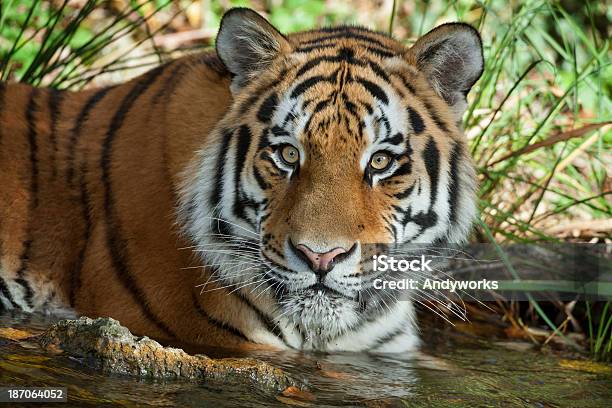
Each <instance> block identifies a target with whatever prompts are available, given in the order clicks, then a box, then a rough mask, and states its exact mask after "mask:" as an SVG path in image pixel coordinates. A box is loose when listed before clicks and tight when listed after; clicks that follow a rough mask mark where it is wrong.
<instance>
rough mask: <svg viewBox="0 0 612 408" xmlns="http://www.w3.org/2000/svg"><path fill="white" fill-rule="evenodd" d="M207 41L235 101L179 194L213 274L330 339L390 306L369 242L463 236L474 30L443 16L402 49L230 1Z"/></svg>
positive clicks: (471, 175)
mask: <svg viewBox="0 0 612 408" xmlns="http://www.w3.org/2000/svg"><path fill="white" fill-rule="evenodd" d="M216 48H217V54H218V56H219V58H220V59H221V61H222V62H223V63H224V64H225V65H226V67H227V69H228V70H229V71H230V73H231V74H232V84H231V91H232V94H233V102H232V105H231V108H230V109H229V111H228V112H227V114H226V115H225V117H224V119H223V120H222V121H221V122H220V123H219V124H218V126H217V127H216V129H215V131H214V132H213V134H212V135H210V136H209V137H208V139H207V141H206V142H205V146H204V147H203V149H202V151H201V152H200V154H199V156H198V159H197V161H196V164H195V168H191V169H190V174H189V175H188V177H187V183H186V185H185V188H184V193H183V195H182V197H183V199H182V207H181V214H182V216H183V218H184V221H185V225H186V230H187V232H188V234H189V236H190V238H191V239H192V240H193V241H194V244H195V245H196V246H198V247H199V248H200V249H201V253H202V254H203V259H204V261H205V262H206V263H207V264H208V265H211V268H212V270H214V271H215V272H214V275H213V276H214V277H215V278H214V279H212V281H216V282H217V283H222V286H225V285H233V286H232V287H234V288H236V290H240V291H243V292H247V293H250V294H251V295H254V297H255V298H257V299H263V298H267V299H268V305H269V306H270V305H271V306H270V308H271V309H269V310H270V311H271V313H274V314H275V315H276V316H279V319H281V316H282V318H286V319H289V321H290V323H291V324H294V325H296V326H297V327H299V328H300V330H302V331H304V332H307V333H308V334H309V335H310V336H313V337H318V340H317V339H315V340H313V341H314V342H315V343H316V342H317V341H319V342H324V341H327V340H329V339H333V338H334V337H335V336H338V335H339V334H340V333H346V332H347V331H350V329H351V327H354V326H355V325H358V324H359V322H360V320H363V319H366V318H368V316H369V315H371V314H373V313H376V309H377V308H384V306H383V305H382V304H381V301H380V300H381V299H377V297H376V295H372V291H368V288H370V287H371V282H372V280H373V279H374V278H375V277H377V276H379V274H376V273H373V271H372V270H371V265H372V262H371V260H372V255H373V254H374V253H376V252H379V251H384V249H385V248H388V247H390V246H393V247H394V248H397V247H401V245H406V244H411V243H431V244H436V245H439V244H446V243H459V242H461V241H463V240H465V238H466V236H467V234H468V232H469V230H470V226H471V223H472V220H473V218H474V215H475V208H476V205H475V201H476V200H475V189H476V178H475V171H474V166H473V163H472V160H471V158H470V156H469V153H468V149H467V145H466V139H465V137H464V135H463V132H462V129H461V124H460V123H461V118H462V115H463V113H464V111H465V109H466V106H467V105H466V95H467V93H468V91H469V90H470V88H471V87H472V86H473V85H474V83H475V82H476V81H477V80H478V78H479V77H480V75H481V73H482V69H483V55H482V45H481V41H480V37H479V35H478V33H477V31H476V30H475V29H473V28H472V27H471V26H469V25H465V24H445V25H442V26H440V27H438V28H436V29H434V30H432V31H431V32H429V33H427V34H426V35H424V36H423V37H422V38H420V39H419V40H418V41H417V42H416V43H415V44H414V45H413V46H412V47H410V48H406V47H405V46H404V45H403V44H401V43H399V42H397V41H395V40H393V39H392V38H390V37H389V36H387V35H384V34H381V33H377V32H373V31H370V30H367V29H364V28H359V27H352V26H350V27H349V26H343V27H337V28H327V29H321V30H313V31H308V32H303V33H297V34H293V35H289V36H284V35H282V34H281V33H280V32H279V31H277V30H276V29H275V28H274V27H273V26H272V25H271V24H270V23H268V22H267V21H266V20H265V19H264V18H263V17H261V16H260V15H258V14H257V13H255V12H254V11H251V10H249V9H233V10H231V11H229V12H228V13H226V14H225V16H224V18H223V20H222V23H221V28H220V31H219V34H218V38H217V45H216ZM365 293H368V296H365V295H364V294H365ZM383 301H384V299H383ZM386 306H387V307H388V305H386Z"/></svg>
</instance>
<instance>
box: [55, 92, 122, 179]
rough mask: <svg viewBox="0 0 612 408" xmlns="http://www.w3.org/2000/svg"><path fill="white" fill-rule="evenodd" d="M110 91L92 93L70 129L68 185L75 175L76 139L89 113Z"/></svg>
mask: <svg viewBox="0 0 612 408" xmlns="http://www.w3.org/2000/svg"><path fill="white" fill-rule="evenodd" d="M111 89H112V88H102V89H100V90H98V91H97V92H96V93H94V94H93V95H92V96H91V97H90V98H89V99H88V100H87V102H86V103H85V105H84V106H83V109H81V111H80V112H79V115H78V116H77V118H76V120H75V122H74V126H73V127H72V130H71V132H70V139H69V142H68V157H67V162H68V170H67V173H66V181H67V182H68V183H70V185H74V175H75V169H74V166H75V163H74V160H75V155H76V147H77V143H78V139H79V138H80V135H81V129H82V128H83V125H84V124H85V122H86V121H87V119H88V118H89V113H90V112H91V111H92V109H93V108H94V107H95V106H96V105H97V104H98V102H100V101H101V100H102V98H104V95H106V94H107V93H108V91H110V90H111Z"/></svg>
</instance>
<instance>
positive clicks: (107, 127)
mask: <svg viewBox="0 0 612 408" xmlns="http://www.w3.org/2000/svg"><path fill="white" fill-rule="evenodd" d="M228 81H229V79H228V74H227V72H226V71H225V70H224V68H223V65H222V64H221V63H220V62H219V61H218V59H216V57H215V56H214V54H204V55H200V56H197V57H186V58H183V59H180V60H177V61H174V62H171V63H169V64H166V65H164V66H161V67H158V68H156V69H154V70H152V71H150V72H148V73H146V74H144V75H143V76H141V77H138V78H136V79H134V80H132V81H130V82H127V83H125V84H122V85H119V86H115V87H108V88H102V89H94V90H88V91H83V92H69V91H58V90H54V89H41V88H33V87H30V86H27V85H23V84H7V83H2V84H1V87H0V185H1V186H2V187H1V189H0V215H1V216H0V306H2V308H3V309H7V308H8V309H16V310H23V311H25V312H33V311H54V310H62V309H65V308H71V309H76V310H77V311H78V312H79V313H82V314H85V315H90V316H114V317H116V318H118V319H120V320H121V321H127V322H131V324H130V325H131V326H132V328H133V330H135V331H136V332H142V333H152V335H155V336H157V337H159V338H176V337H181V338H185V339H187V340H195V339H193V338H191V336H190V335H186V334H185V333H182V334H180V336H179V334H177V333H175V330H173V329H170V328H169V326H170V325H169V324H168V323H165V321H172V320H175V321H176V320H179V319H181V318H184V317H185V316H189V313H185V312H184V310H183V309H188V310H192V311H193V310H194V303H193V299H192V298H191V297H187V298H186V303H185V305H183V307H182V308H181V305H180V304H177V303H180V300H179V301H177V300H176V299H177V298H178V299H181V298H183V297H184V296H177V295H176V292H181V293H183V292H186V293H190V292H191V290H192V288H193V286H195V284H194V282H193V279H192V278H191V279H190V277H191V276H193V274H189V273H186V272H185V273H182V274H181V271H184V268H185V267H188V266H189V265H191V264H192V263H193V260H192V255H191V254H190V252H189V251H185V250H181V249H180V248H181V247H186V246H188V244H187V243H182V242H181V239H180V238H179V236H178V234H177V231H176V226H175V220H174V219H173V218H172V216H173V213H174V210H175V206H176V192H175V191H173V189H174V187H173V186H174V181H176V178H177V177H178V174H179V173H180V170H179V168H182V166H184V164H185V161H186V160H188V159H186V158H189V157H190V155H192V152H193V151H196V150H197V149H198V148H199V146H200V144H201V143H202V141H203V137H202V135H206V134H207V133H208V132H209V131H210V129H211V128H212V127H213V126H214V125H215V123H216V122H217V121H218V120H219V119H220V117H221V116H222V115H223V113H224V112H225V110H226V109H227V105H228V104H229V103H230V101H231V99H230V95H229V91H228ZM190 101H191V102H190ZM193 101H197V103H192V102H193ZM169 118H170V119H169ZM175 118H181V119H180V120H176V119H175ZM195 127H197V131H196V129H195ZM134 271H140V276H135V275H134ZM144 271H146V275H147V276H146V277H144V279H143V277H142V273H143V272H144ZM168 271H176V272H177V273H176V274H170V273H168ZM156 274H158V275H159V276H155V275H156ZM156 298H157V299H159V298H161V299H167V304H164V303H165V302H164V301H161V302H157V301H155V300H154V299H156ZM170 310H173V311H170ZM174 311H175V312H174ZM161 315H163V317H159V316H161Z"/></svg>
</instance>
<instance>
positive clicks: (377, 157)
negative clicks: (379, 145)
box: [370, 152, 391, 170]
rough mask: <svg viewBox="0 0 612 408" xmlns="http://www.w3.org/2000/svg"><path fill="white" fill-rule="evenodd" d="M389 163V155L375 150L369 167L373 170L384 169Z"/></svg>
mask: <svg viewBox="0 0 612 408" xmlns="http://www.w3.org/2000/svg"><path fill="white" fill-rule="evenodd" d="M390 163H391V156H389V154H388V153H385V152H377V153H374V155H373V156H372V158H371V159H370V167H372V168H373V169H374V170H384V169H386V168H387V167H389V164H390Z"/></svg>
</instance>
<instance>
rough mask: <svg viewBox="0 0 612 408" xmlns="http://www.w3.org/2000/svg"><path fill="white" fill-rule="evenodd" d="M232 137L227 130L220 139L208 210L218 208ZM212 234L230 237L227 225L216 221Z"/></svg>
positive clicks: (232, 132)
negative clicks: (226, 158) (221, 139)
mask: <svg viewBox="0 0 612 408" xmlns="http://www.w3.org/2000/svg"><path fill="white" fill-rule="evenodd" d="M233 136H234V131H233V130H227V131H225V132H223V134H222V138H223V143H222V144H221V148H220V149H219V154H218V155H217V161H216V163H217V166H216V167H217V174H216V175H215V187H214V188H213V191H212V194H211V196H210V205H211V207H210V208H213V209H217V208H219V207H220V203H221V197H222V196H223V176H224V174H225V155H226V154H227V153H228V149H229V145H230V142H231V141H232V138H233ZM213 229H214V231H213V232H214V233H216V234H223V235H231V231H230V229H229V227H228V226H227V223H225V222H221V221H217V222H216V223H213Z"/></svg>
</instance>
